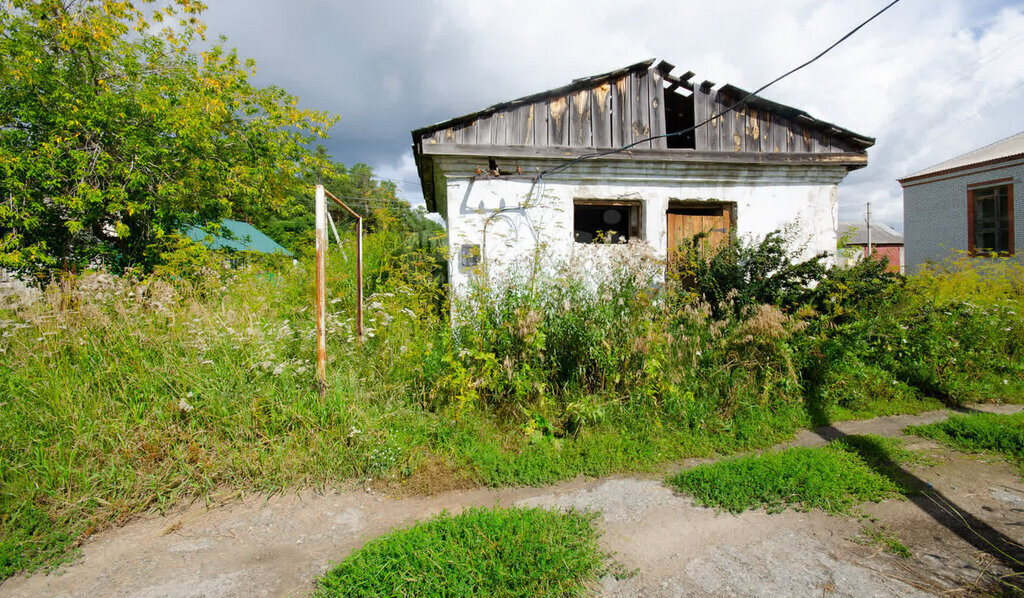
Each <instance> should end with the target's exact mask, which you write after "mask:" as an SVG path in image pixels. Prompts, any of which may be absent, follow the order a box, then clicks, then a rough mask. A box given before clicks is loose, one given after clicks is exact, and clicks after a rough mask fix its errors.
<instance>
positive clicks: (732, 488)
mask: <svg viewBox="0 0 1024 598" xmlns="http://www.w3.org/2000/svg"><path fill="white" fill-rule="evenodd" d="M913 455H914V454H913V453H911V452H910V451H906V450H905V449H902V448H901V447H900V446H899V445H898V444H897V443H896V442H894V441H892V440H891V439H882V438H879V437H873V436H872V437H868V436H848V437H845V438H843V439H840V440H838V441H835V442H833V443H832V444H831V445H829V446H826V447H822V448H805V447H797V448H791V449H787V450H784V451H779V452H774V453H766V454H763V455H752V456H747V457H737V458H731V459H724V460H722V461H719V462H717V463H711V464H707V465H701V466H698V467H695V468H693V469H690V470H687V471H683V472H681V473H679V474H677V475H675V476H672V477H671V478H669V480H668V482H669V484H670V485H672V486H673V487H674V488H675V489H676V490H678V491H680V492H689V493H690V494H692V495H693V496H694V498H695V499H696V500H697V502H698V503H699V504H702V505H705V506H709V507H715V508H718V509H723V510H726V511H730V512H732V513H742V512H743V511H745V510H747V509H755V508H764V509H765V510H766V511H768V512H769V513H777V512H781V511H783V510H785V509H787V508H793V509H796V510H804V511H805V510H810V509H821V510H823V511H825V512H828V513H833V514H846V513H849V512H850V510H851V508H852V507H853V506H854V505H856V504H859V503H861V502H865V501H875V502H877V501H881V500H884V499H886V498H890V497H894V496H898V495H899V494H900V492H901V490H903V488H902V486H901V485H900V484H899V483H897V482H896V481H894V480H893V479H891V478H890V476H889V475H888V474H887V473H886V471H885V468H888V467H893V466H895V464H897V463H900V462H906V461H907V460H908V459H917V457H915V456H913Z"/></svg>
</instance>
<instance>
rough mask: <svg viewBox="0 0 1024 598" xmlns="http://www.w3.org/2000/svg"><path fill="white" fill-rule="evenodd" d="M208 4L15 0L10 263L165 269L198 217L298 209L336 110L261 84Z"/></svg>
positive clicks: (8, 57) (3, 58)
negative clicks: (206, 16)
mask: <svg viewBox="0 0 1024 598" xmlns="http://www.w3.org/2000/svg"><path fill="white" fill-rule="evenodd" d="M204 9H205V6H204V5H203V4H201V3H200V2H197V1H195V0H169V1H168V2H166V3H161V4H157V3H156V2H154V0H138V1H136V2H132V1H116V0H0V268H8V269H13V270H18V271H22V272H39V271H44V272H45V271H49V270H53V269H76V268H81V267H84V266H86V265H88V264H89V263H91V262H93V261H95V260H97V259H98V258H99V259H102V260H103V261H104V262H106V263H107V264H108V265H110V266H111V267H113V268H118V269H119V268H121V267H126V266H143V267H148V266H150V265H152V263H153V261H154V260H155V259H156V256H157V254H158V251H157V249H158V246H159V242H160V240H161V238H162V237H164V236H165V235H167V234H168V233H171V232H173V231H175V230H177V229H178V228H179V227H181V226H182V225H183V224H185V223H190V222H198V223H205V222H210V221H218V220H219V219H220V218H224V217H234V218H240V219H255V220H259V219H263V218H266V217H267V214H270V213H274V212H276V211H280V210H282V209H284V208H286V207H287V206H292V205H294V204H295V201H296V198H297V195H298V193H299V190H298V187H297V183H298V182H299V181H301V180H302V178H303V175H304V173H307V172H315V171H318V170H321V169H322V168H323V165H322V164H321V161H322V158H320V157H318V156H317V155H315V154H313V153H311V152H310V151H309V150H308V149H307V148H308V147H309V145H310V144H311V143H312V142H314V141H315V140H316V139H317V138H323V137H326V136H327V130H328V128H329V127H330V126H331V124H333V122H334V121H335V119H336V117H334V116H332V115H330V114H328V113H326V112H322V111H316V110H305V109H300V108H299V107H298V100H297V98H295V97H294V96H292V95H290V94H288V93H286V92H285V91H283V90H281V89H279V88H276V87H262V88H261V87H257V86H254V85H253V84H252V83H251V81H250V80H251V77H252V75H253V73H254V63H253V62H252V61H251V60H243V59H241V58H239V57H238V55H237V53H236V51H235V50H234V49H230V48H227V47H225V40H224V39H223V38H221V39H220V41H219V42H218V43H216V44H214V45H212V47H210V48H209V49H208V50H206V51H203V52H199V53H196V52H194V51H193V49H192V48H193V44H194V43H197V42H199V41H200V40H202V39H204V29H205V28H204V25H203V23H202V21H201V20H200V16H201V14H202V11H203V10H204Z"/></svg>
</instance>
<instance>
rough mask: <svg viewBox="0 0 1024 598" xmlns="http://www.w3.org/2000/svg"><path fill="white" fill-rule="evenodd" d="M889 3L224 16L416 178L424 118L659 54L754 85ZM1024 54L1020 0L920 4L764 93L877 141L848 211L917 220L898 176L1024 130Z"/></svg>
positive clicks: (400, 7) (562, 2)
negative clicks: (415, 133) (416, 134)
mask: <svg viewBox="0 0 1024 598" xmlns="http://www.w3.org/2000/svg"><path fill="white" fill-rule="evenodd" d="M883 5H884V0H787V1H784V2H783V1H777V0H757V1H748V2H744V3H741V4H736V3H725V2H705V3H693V2H664V1H659V0H637V1H634V2H621V0H614V1H612V0H591V1H584V0H580V1H572V2H570V1H568V0H492V1H491V2H479V1H477V0H450V1H445V2H442V1H436V2H415V3H413V2H400V1H397V0H381V1H378V2H373V3H343V4H342V3H331V2H324V1H323V0H319V1H316V0H293V1H292V2H288V3H280V2H275V1H272V0H255V1H247V2H242V0H222V1H221V2H217V3H211V9H210V13H209V19H208V20H209V22H210V25H211V27H210V29H211V33H213V34H214V35H216V34H217V33H221V32H223V33H226V34H227V35H228V36H229V42H230V43H231V44H233V45H237V46H238V47H239V49H240V52H241V53H242V54H243V55H249V56H253V57H254V58H256V60H257V63H258V64H259V65H260V73H261V75H260V76H261V80H264V81H272V82H275V83H279V84H281V85H283V86H284V87H285V88H287V89H288V90H289V91H292V92H295V93H297V94H298V95H299V96H300V97H302V98H303V99H304V101H305V103H306V104H308V105H312V106H316V107H321V108H326V109H329V110H332V111H334V112H337V113H339V114H340V115H341V117H342V120H341V122H340V123H339V125H338V126H337V127H336V128H335V130H334V131H333V136H332V140H331V142H330V144H329V148H330V149H331V151H332V152H333V153H334V154H335V156H336V157H338V158H339V159H343V160H345V161H348V162H355V161H364V162H369V163H371V164H374V165H375V167H376V168H377V171H378V172H379V173H381V174H382V176H387V177H388V178H395V179H399V180H403V181H415V180H416V173H415V168H414V166H413V164H412V156H411V152H410V149H409V143H410V137H409V131H410V130H412V129H415V128H419V127H422V126H425V125H428V124H431V123H434V122H438V121H441V120H446V119H448V118H451V117H454V116H458V115H460V114H464V113H466V112H470V111H473V110H478V109H480V108H483V107H486V106H488V105H490V104H493V103H495V102H499V101H504V100H509V99H512V98H515V97H519V96H522V95H526V94H530V93H535V92H538V91H542V90H545V89H549V88H552V87H557V86H560V85H563V84H565V83H568V82H569V81H570V80H572V79H574V78H576V77H582V76H587V75H592V74H596V73H600V72H604V71H608V70H612V69H615V68H618V67H622V66H625V65H628V64H631V63H633V62H637V61H639V60H643V59H646V58H650V57H658V58H664V59H666V60H668V61H670V62H673V63H674V64H677V65H678V70H679V71H680V72H682V71H686V70H693V71H695V72H696V73H697V78H698V79H700V80H703V79H710V80H712V81H715V82H716V83H719V84H722V83H732V84H734V85H737V86H739V87H743V88H746V89H754V88H756V87H758V86H760V85H761V84H763V83H765V82H767V81H769V80H771V79H773V78H775V77H776V76H778V75H780V74H781V73H783V72H785V71H787V70H789V69H790V68H792V67H793V66H795V65H797V64H799V63H801V62H803V61H805V60H807V59H809V58H810V57H811V56H813V55H815V54H816V53H818V52H819V51H821V50H822V49H824V48H825V47H826V46H828V45H829V44H831V43H832V42H834V41H835V40H836V39H838V38H839V37H840V36H841V35H843V34H844V33H846V31H848V30H849V29H850V28H851V27H853V26H854V25H855V24H857V23H859V22H860V21H862V20H863V19H865V18H866V17H867V16H869V15H870V14H872V13H874V12H875V11H877V10H878V9H879V8H881V6H883ZM268 40H271V41H269V42H268ZM1022 49H1024V7H1021V6H1020V5H1019V4H1016V3H1008V2H1005V1H999V0H946V1H943V2H911V1H909V0H908V1H905V2H901V3H899V4H897V5H896V6H894V7H893V8H892V9H891V10H889V11H888V12H886V13H885V14H884V15H882V16H881V17H879V18H878V19H876V20H875V21H873V22H872V23H870V24H869V25H867V26H866V27H865V28H864V29H863V30H861V31H860V32H858V33H857V34H855V35H854V36H853V37H851V38H850V39H849V40H847V41H846V42H845V43H844V44H842V45H840V46H839V47H838V48H836V49H835V50H834V51H833V52H831V53H830V54H828V55H827V56H825V57H824V58H822V59H821V60H820V61H819V62H817V63H815V64H814V65H811V66H810V67H808V68H807V69H804V70H803V71H800V72H799V73H797V74H795V75H793V76H792V77H791V78H789V79H787V80H785V81H783V82H781V83H779V84H778V85H777V86H775V87H772V88H771V89H769V90H768V91H766V92H765V93H764V95H765V96H767V97H768V98H770V99H773V100H776V101H779V102H782V103H785V104H789V105H792V106H795V107H798V108H801V109H804V110H807V111H808V112H810V113H811V114H812V115H814V116H816V117H818V118H821V119H824V120H828V121H831V122H834V123H836V124H838V125H840V126H842V127H846V128H849V129H852V130H854V131H857V132H858V133H862V134H865V135H870V136H873V137H876V138H877V140H878V141H877V144H876V146H875V147H874V148H872V149H871V150H869V156H870V157H869V163H870V165H869V166H868V167H867V168H865V169H862V170H859V171H856V172H854V173H851V175H850V176H849V177H848V178H847V180H846V182H844V183H843V185H842V186H841V188H840V204H841V205H840V215H841V218H842V219H851V220H853V219H858V218H859V217H860V214H862V212H863V207H864V203H865V202H867V201H870V202H871V204H872V211H873V213H875V214H876V215H877V216H878V217H879V218H880V219H882V220H884V221H885V222H887V223H889V224H892V225H894V226H897V227H899V228H901V224H902V208H901V197H902V193H901V190H900V187H899V185H898V184H897V183H896V182H895V179H896V178H897V177H901V176H905V175H907V174H910V173H911V172H914V171H916V170H920V169H922V168H924V167H927V166H929V165H931V164H934V163H937V162H940V161H942V160H945V159H948V158H950V157H953V156H955V155H958V154H961V153H963V152H966V151H969V150H971V149H974V148H976V147H980V146H982V145H985V144H988V143H990V142H992V141H995V140H997V139H1001V138H1004V137H1007V136H1009V135H1011V134H1013V133H1016V132H1019V131H1021V130H1024V111H1022V110H1020V105H1021V100H1022V99H1024V68H1021V67H1022V61H1021V58H1020V57H1021V56H1022V55H1024V53H1022ZM401 190H402V192H403V194H405V195H406V196H407V197H408V198H409V199H411V200H414V199H415V198H416V195H417V194H418V193H419V190H418V186H416V185H414V184H412V185H410V184H408V183H403V186H402V187H401Z"/></svg>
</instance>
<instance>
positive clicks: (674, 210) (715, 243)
mask: <svg viewBox="0 0 1024 598" xmlns="http://www.w3.org/2000/svg"><path fill="white" fill-rule="evenodd" d="M666 217H667V219H668V251H669V254H671V253H672V252H674V251H675V250H676V248H677V247H679V245H682V244H684V243H688V242H689V241H690V240H691V239H693V237H694V236H696V235H699V234H700V233H707V237H705V238H704V239H703V241H702V246H703V247H704V248H705V250H711V251H713V250H714V249H716V248H718V247H719V246H721V245H723V244H724V243H726V242H728V240H729V232H730V230H731V228H732V206H731V205H730V204H712V205H694V206H690V205H684V206H678V207H671V208H669V211H668V214H667V216H666Z"/></svg>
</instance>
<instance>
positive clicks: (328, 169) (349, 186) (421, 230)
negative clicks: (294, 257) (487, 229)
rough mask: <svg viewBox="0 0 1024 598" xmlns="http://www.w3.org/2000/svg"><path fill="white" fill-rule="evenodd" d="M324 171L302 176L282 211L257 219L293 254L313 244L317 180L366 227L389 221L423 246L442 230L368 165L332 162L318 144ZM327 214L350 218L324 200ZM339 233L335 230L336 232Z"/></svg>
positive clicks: (343, 222) (377, 227)
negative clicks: (292, 199) (299, 188)
mask: <svg viewBox="0 0 1024 598" xmlns="http://www.w3.org/2000/svg"><path fill="white" fill-rule="evenodd" d="M316 155H317V157H318V158H319V159H320V163H321V165H322V168H323V170H321V171H319V172H317V173H315V174H314V173H309V174H307V175H306V176H305V177H304V181H303V184H304V185H305V189H306V191H305V192H304V193H303V194H301V195H300V196H299V197H298V198H297V199H296V201H295V203H294V204H293V205H292V206H291V207H290V208H289V209H288V210H286V211H284V213H282V214H280V215H274V216H272V217H270V218H269V219H267V221H265V222H261V223H260V224H261V230H263V232H265V233H266V234H267V235H268V236H270V237H271V238H272V239H274V240H275V241H277V242H278V243H280V244H281V245H284V246H285V247H287V248H288V249H290V250H292V251H293V252H296V253H297V254H304V253H309V252H311V251H312V250H313V247H314V241H313V239H314V229H315V226H316V219H315V213H314V210H315V206H314V205H313V204H314V201H315V200H314V196H313V186H314V185H316V184H317V183H318V182H319V183H322V184H323V186H324V188H325V189H327V190H328V191H329V192H331V193H332V194H334V196H335V197H338V198H339V199H341V200H342V201H344V202H345V203H346V204H347V205H348V206H349V207H350V208H352V209H353V210H355V211H356V213H358V214H360V215H361V216H362V217H363V228H364V229H365V231H366V232H370V231H375V230H380V229H381V228H385V227H388V226H398V227H400V228H401V229H402V230H404V231H406V232H410V233H416V234H417V235H418V244H419V245H421V246H426V245H429V244H431V241H435V242H436V239H437V237H438V236H440V235H442V234H443V232H444V229H443V228H442V227H441V225H439V224H438V223H436V222H434V221H433V220H430V219H428V218H427V217H426V211H425V210H424V209H423V208H417V209H413V208H412V207H411V206H410V205H409V203H408V202H406V201H404V200H402V199H399V197H398V189H397V187H396V185H395V183H394V182H392V181H388V180H382V179H379V178H377V177H376V175H375V174H374V172H373V168H372V167H370V166H368V165H366V164H363V163H357V164H354V165H352V166H345V165H344V164H341V163H339V162H333V161H331V159H330V157H329V156H328V155H327V154H326V153H325V152H324V150H323V148H318V150H317V152H316ZM328 207H329V213H330V214H331V217H332V218H334V220H335V222H336V223H337V224H338V226H339V227H344V226H348V225H349V224H350V223H352V222H354V220H355V219H354V218H353V217H352V216H351V215H349V214H348V212H345V211H344V210H342V209H336V207H335V205H334V203H333V202H331V201H328ZM339 232H340V231H339Z"/></svg>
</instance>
